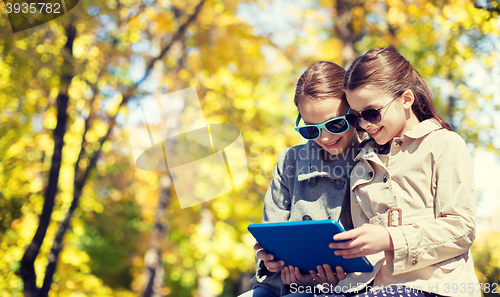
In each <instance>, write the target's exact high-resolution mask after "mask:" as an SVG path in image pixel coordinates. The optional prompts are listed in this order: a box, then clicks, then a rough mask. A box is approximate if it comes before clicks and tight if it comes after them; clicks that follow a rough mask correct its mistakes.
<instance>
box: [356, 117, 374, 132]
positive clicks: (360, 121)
mask: <svg viewBox="0 0 500 297" xmlns="http://www.w3.org/2000/svg"><path fill="white" fill-rule="evenodd" d="M358 125H359V126H360V127H361V128H363V129H364V130H366V128H368V127H370V125H371V123H370V122H367V121H365V119H363V118H362V117H359V118H358Z"/></svg>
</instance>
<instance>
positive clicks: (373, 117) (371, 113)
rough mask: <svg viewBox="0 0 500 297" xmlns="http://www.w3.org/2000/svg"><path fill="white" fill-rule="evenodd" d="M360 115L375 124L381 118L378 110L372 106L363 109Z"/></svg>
mask: <svg viewBox="0 0 500 297" xmlns="http://www.w3.org/2000/svg"><path fill="white" fill-rule="evenodd" d="M361 117H362V118H363V119H364V120H365V121H367V122H370V123H372V124H377V123H378V122H380V120H381V119H382V116H381V115H380V112H379V111H378V110H376V109H374V108H372V109H367V110H365V111H363V112H362V113H361Z"/></svg>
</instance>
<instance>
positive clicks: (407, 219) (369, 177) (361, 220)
mask: <svg viewBox="0 0 500 297" xmlns="http://www.w3.org/2000/svg"><path fill="white" fill-rule="evenodd" d="M377 147H378V146H377V145H376V144H375V142H372V143H370V144H368V145H367V146H365V148H363V150H362V151H361V152H360V153H359V154H358V155H357V157H356V159H355V161H359V162H358V163H357V164H356V166H355V167H354V169H353V171H352V173H351V205H352V209H351V211H352V216H353V223H354V227H359V226H361V225H362V224H365V223H371V224H376V225H380V226H384V227H386V228H387V230H388V231H389V233H390V235H391V238H392V241H393V243H394V251H390V252H381V253H378V254H375V255H370V256H368V259H369V260H370V262H371V263H372V264H373V265H374V271H373V273H359V274H349V275H348V276H347V278H346V279H345V280H343V281H341V282H340V283H339V284H338V288H340V289H341V290H343V291H353V289H354V290H355V289H360V288H363V287H365V286H366V285H367V284H368V283H370V282H371V281H372V280H373V287H374V288H376V287H379V288H380V287H381V286H384V287H385V286H388V285H404V286H407V287H412V288H415V289H416V290H419V289H420V290H423V291H427V292H434V293H438V294H440V295H444V296H481V294H480V289H481V288H480V286H479V284H478V280H477V277H476V275H475V272H474V264H473V261H472V258H471V254H470V251H469V248H470V246H471V245H472V242H473V241H474V236H475V224H476V223H475V217H476V197H475V192H474V180H473V167H472V162H471V158H470V154H469V151H468V150H467V146H466V144H465V142H464V140H463V139H462V138H461V137H460V136H459V135H458V134H456V133H455V132H451V131H448V130H446V129H443V128H441V126H440V125H439V124H437V123H436V122H435V121H433V120H426V121H423V122H421V123H419V124H417V125H416V126H415V127H413V128H412V129H411V130H410V131H408V132H406V133H405V134H404V135H403V136H402V137H397V138H394V139H393V140H392V142H391V144H390V151H389V153H388V154H387V155H386V157H385V158H382V159H386V162H383V161H382V159H381V158H380V157H379V155H378V154H377ZM397 208H399V209H400V210H401V217H402V219H401V224H399V220H398V217H399V215H400V212H399V211H398V210H393V211H390V210H391V209H397ZM389 212H390V213H391V216H392V217H391V219H390V220H389ZM389 221H390V222H389ZM389 225H391V226H389ZM346 289H347V290H346ZM349 289H350V290H349Z"/></svg>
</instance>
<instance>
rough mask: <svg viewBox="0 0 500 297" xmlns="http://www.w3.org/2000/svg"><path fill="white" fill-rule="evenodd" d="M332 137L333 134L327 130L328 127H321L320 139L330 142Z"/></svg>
mask: <svg viewBox="0 0 500 297" xmlns="http://www.w3.org/2000/svg"><path fill="white" fill-rule="evenodd" d="M331 137H332V134H331V133H330V132H328V131H326V129H324V128H323V129H321V135H320V137H319V138H320V139H321V141H322V142H328V141H329V140H330V138H331Z"/></svg>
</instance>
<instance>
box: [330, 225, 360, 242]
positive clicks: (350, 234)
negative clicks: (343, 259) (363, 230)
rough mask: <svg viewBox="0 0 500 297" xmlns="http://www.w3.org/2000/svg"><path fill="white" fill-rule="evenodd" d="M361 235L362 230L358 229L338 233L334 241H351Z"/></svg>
mask: <svg viewBox="0 0 500 297" xmlns="http://www.w3.org/2000/svg"><path fill="white" fill-rule="evenodd" d="M359 235H360V230H359V229H358V228H355V229H352V230H349V231H345V232H341V233H337V234H335V235H334V236H333V240H335V241H339V240H349V239H354V238H356V237H358V236H359Z"/></svg>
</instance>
